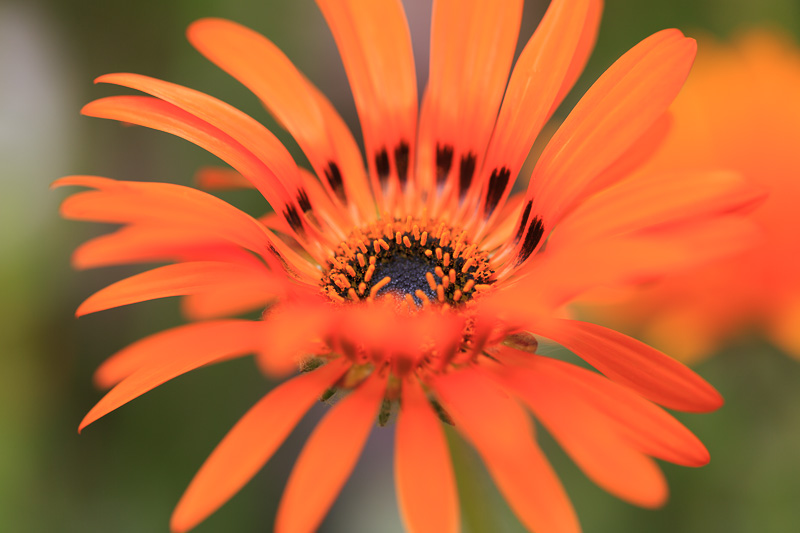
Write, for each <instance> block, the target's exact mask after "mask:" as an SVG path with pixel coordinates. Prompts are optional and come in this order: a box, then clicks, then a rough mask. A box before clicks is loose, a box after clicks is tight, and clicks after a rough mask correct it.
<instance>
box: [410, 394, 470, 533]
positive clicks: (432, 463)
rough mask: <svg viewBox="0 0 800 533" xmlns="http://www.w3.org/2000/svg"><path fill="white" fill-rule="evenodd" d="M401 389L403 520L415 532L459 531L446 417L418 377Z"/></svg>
mask: <svg viewBox="0 0 800 533" xmlns="http://www.w3.org/2000/svg"><path fill="white" fill-rule="evenodd" d="M402 394H403V397H402V403H401V407H400V415H399V416H398V419H397V432H396V437H395V439H396V440H395V447H396V449H395V454H394V459H395V463H394V469H395V479H396V480H397V497H398V500H399V502H400V511H401V514H402V516H403V522H404V524H405V526H406V529H408V531H410V532H412V533H448V532H450V533H456V532H458V531H459V530H460V527H459V520H460V514H459V511H458V495H457V494H456V482H455V474H454V473H453V466H452V464H451V461H450V453H449V451H448V449H447V441H446V440H445V437H444V432H443V431H442V426H441V422H439V419H438V417H437V416H436V414H435V413H434V412H433V409H432V408H431V407H430V405H429V403H428V399H427V398H426V396H425V393H424V392H422V389H421V388H420V387H419V385H418V384H417V383H416V381H415V380H414V379H411V380H409V381H407V382H405V383H404V385H403V393H402Z"/></svg>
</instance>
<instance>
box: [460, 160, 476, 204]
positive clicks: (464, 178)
mask: <svg viewBox="0 0 800 533" xmlns="http://www.w3.org/2000/svg"><path fill="white" fill-rule="evenodd" d="M477 159H478V157H477V156H476V155H475V154H473V153H472V152H469V153H468V154H467V155H465V156H462V157H461V165H460V167H459V169H458V170H459V172H458V197H459V198H464V196H465V195H466V194H467V191H468V190H469V186H470V184H471V183H472V177H473V176H474V175H475V164H476V162H477Z"/></svg>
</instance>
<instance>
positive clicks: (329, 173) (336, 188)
mask: <svg viewBox="0 0 800 533" xmlns="http://www.w3.org/2000/svg"><path fill="white" fill-rule="evenodd" d="M325 178H327V180H328V185H330V186H331V189H332V190H333V193H334V194H335V195H336V197H337V198H338V199H339V200H341V201H342V203H343V204H346V203H347V195H346V194H345V191H344V181H343V180H342V171H341V170H339V165H337V164H336V161H330V162H328V168H326V169H325Z"/></svg>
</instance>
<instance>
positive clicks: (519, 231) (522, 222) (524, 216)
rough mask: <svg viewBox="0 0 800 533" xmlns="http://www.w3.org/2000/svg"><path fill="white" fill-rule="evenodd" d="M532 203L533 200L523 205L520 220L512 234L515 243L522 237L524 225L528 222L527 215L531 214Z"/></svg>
mask: <svg viewBox="0 0 800 533" xmlns="http://www.w3.org/2000/svg"><path fill="white" fill-rule="evenodd" d="M532 204H533V201H530V202H528V205H526V206H525V211H523V212H522V220H520V222H519V228H518V229H517V234H516V235H515V236H514V244H517V243H518V242H519V240H520V239H521V238H522V234H523V233H525V226H526V225H527V224H528V217H529V216H531V205H532Z"/></svg>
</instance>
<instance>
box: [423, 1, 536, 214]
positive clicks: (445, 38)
mask: <svg viewBox="0 0 800 533" xmlns="http://www.w3.org/2000/svg"><path fill="white" fill-rule="evenodd" d="M521 20H522V1H520V0H513V1H512V0H507V1H505V2H478V1H472V0H469V1H464V0H437V1H436V2H434V6H433V19H432V22H431V59H430V69H429V79H428V89H427V95H426V98H427V99H429V101H428V102H426V105H425V106H423V110H422V112H423V113H430V114H431V116H430V117H422V118H421V119H420V122H421V123H422V124H424V125H426V127H430V128H432V131H430V132H425V133H421V138H423V139H426V140H427V141H428V142H431V143H432V144H433V145H434V146H432V147H429V148H427V149H426V150H427V151H426V152H424V153H427V154H430V155H433V156H434V158H432V159H431V160H430V161H429V162H428V164H429V165H431V166H433V165H435V167H436V186H437V188H441V187H447V191H445V193H444V194H445V196H449V193H451V192H452V193H454V195H453V199H454V200H455V199H460V200H464V199H465V197H466V194H467V192H468V191H469V190H470V186H471V185H472V184H473V183H474V182H475V181H477V178H478V176H477V173H478V172H479V171H480V169H481V165H482V162H483V158H484V154H485V152H486V145H487V144H488V142H489V137H490V136H491V134H492V129H493V127H494V124H495V121H496V119H497V110H498V108H499V107H500V101H501V99H502V98H503V91H504V89H505V86H506V82H507V80H508V72H509V70H510V69H511V62H512V60H513V57H514V50H515V48H516V44H517V37H518V35H519V27H520V21H521ZM444 154H449V156H448V158H449V160H450V162H451V163H450V164H449V165H447V166H446V167H445V166H443V164H442V163H443V159H442V157H443V155H444Z"/></svg>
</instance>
